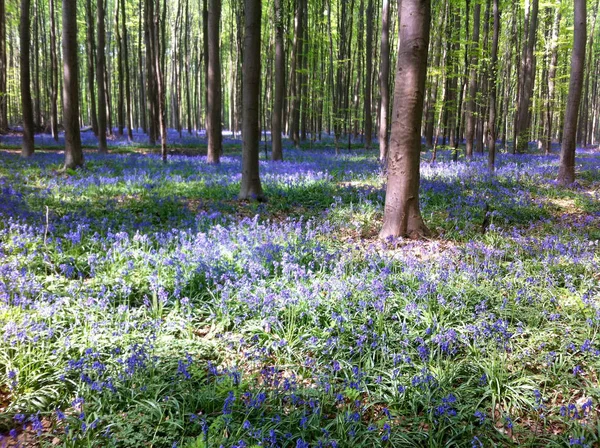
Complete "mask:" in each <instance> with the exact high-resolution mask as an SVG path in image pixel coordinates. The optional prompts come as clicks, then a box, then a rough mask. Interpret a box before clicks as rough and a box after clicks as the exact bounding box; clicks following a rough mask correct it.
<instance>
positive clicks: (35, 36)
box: [32, 0, 42, 129]
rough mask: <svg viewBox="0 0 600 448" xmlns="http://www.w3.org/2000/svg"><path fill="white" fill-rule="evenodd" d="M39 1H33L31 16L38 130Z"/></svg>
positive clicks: (39, 97)
mask: <svg viewBox="0 0 600 448" xmlns="http://www.w3.org/2000/svg"><path fill="white" fill-rule="evenodd" d="M39 19H40V10H39V0H35V3H34V16H33V55H32V59H33V92H34V97H33V110H34V121H33V123H34V129H40V128H41V127H42V109H41V104H40V102H41V97H42V95H41V93H40V61H39V59H40V56H39V54H40V52H39V41H40V36H39Z"/></svg>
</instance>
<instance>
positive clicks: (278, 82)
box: [271, 0, 285, 161]
mask: <svg viewBox="0 0 600 448" xmlns="http://www.w3.org/2000/svg"><path fill="white" fill-rule="evenodd" d="M284 94H285V54H284V47H283V7H282V0H275V101H274V104H273V117H272V119H271V140H272V148H271V159H272V160H276V161H277V160H283V150H282V143H281V123H282V119H283V96H284Z"/></svg>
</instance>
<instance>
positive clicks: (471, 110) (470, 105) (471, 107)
mask: <svg viewBox="0 0 600 448" xmlns="http://www.w3.org/2000/svg"><path fill="white" fill-rule="evenodd" d="M480 21H481V4H480V3H475V6H474V9H473V39H472V47H471V67H470V73H469V93H468V99H467V110H466V115H467V126H466V140H467V142H466V150H465V154H466V157H467V160H471V159H472V158H473V142H474V140H475V122H476V117H475V108H476V105H475V97H476V95H477V59H478V55H479V23H480Z"/></svg>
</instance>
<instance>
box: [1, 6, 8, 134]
mask: <svg viewBox="0 0 600 448" xmlns="http://www.w3.org/2000/svg"><path fill="white" fill-rule="evenodd" d="M4 1H5V0H0V134H3V133H5V132H6V131H7V130H8V107H7V105H8V101H7V91H6V72H7V71H8V66H7V64H6V62H7V58H6V5H5V3H4Z"/></svg>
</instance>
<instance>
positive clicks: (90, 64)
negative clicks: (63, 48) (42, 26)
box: [50, 0, 98, 140]
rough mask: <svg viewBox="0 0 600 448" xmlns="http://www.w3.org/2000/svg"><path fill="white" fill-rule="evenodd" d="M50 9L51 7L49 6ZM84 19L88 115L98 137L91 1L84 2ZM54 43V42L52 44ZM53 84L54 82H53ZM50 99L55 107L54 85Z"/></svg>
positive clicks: (51, 50)
mask: <svg viewBox="0 0 600 448" xmlns="http://www.w3.org/2000/svg"><path fill="white" fill-rule="evenodd" d="M53 2H54V0H50V5H52V3H53ZM51 8H52V6H51ZM85 17H86V22H87V27H86V37H87V39H86V40H87V42H86V51H87V82H88V84H87V85H88V90H89V94H90V115H91V121H92V131H93V132H94V134H95V135H98V116H97V114H96V94H95V92H94V77H95V73H96V72H95V71H94V59H95V57H96V48H95V46H96V43H95V39H94V14H93V12H92V1H91V0H87V1H86V2H85ZM52 28H54V20H53V19H52V18H51V26H50V29H52ZM51 33H52V34H51V35H50V42H51V44H50V46H51V49H50V54H51V55H52V66H53V67H54V65H55V64H56V54H55V53H56V47H55V46H56V41H55V39H56V37H55V36H53V34H54V33H53V32H52V31H51ZM53 41H54V42H53ZM52 72H54V68H53V69H52ZM53 83H54V80H53ZM52 89H53V91H52V97H53V99H52V100H51V103H52V107H53V108H54V107H56V90H55V89H56V87H55V86H54V84H53V85H52ZM52 115H54V110H53V111H52ZM54 121H55V119H54V118H52V120H51V123H54ZM52 135H53V136H54V130H52ZM55 139H56V140H58V132H57V133H56V137H55Z"/></svg>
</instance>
